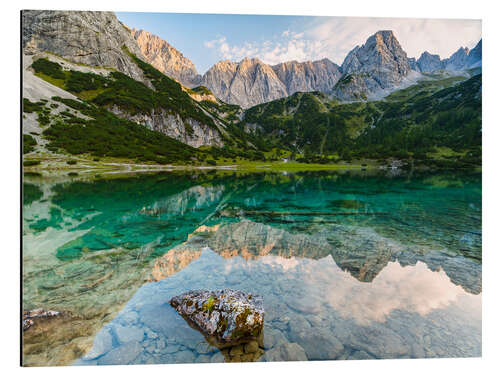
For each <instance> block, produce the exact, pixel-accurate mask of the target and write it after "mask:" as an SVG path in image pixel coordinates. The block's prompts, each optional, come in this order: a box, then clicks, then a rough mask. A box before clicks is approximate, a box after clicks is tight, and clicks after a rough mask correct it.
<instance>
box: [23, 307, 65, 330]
mask: <svg viewBox="0 0 500 375" xmlns="http://www.w3.org/2000/svg"><path fill="white" fill-rule="evenodd" d="M60 314H61V313H60V312H59V311H52V310H44V309H36V310H30V311H25V312H24V313H23V331H26V330H27V329H28V328H30V327H31V326H32V325H33V324H35V320H37V319H41V318H52V317H54V316H58V315H60Z"/></svg>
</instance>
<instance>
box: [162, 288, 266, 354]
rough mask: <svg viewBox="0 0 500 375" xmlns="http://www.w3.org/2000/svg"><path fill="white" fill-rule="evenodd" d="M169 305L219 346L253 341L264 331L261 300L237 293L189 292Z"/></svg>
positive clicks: (224, 291) (218, 291) (229, 291)
mask: <svg viewBox="0 0 500 375" xmlns="http://www.w3.org/2000/svg"><path fill="white" fill-rule="evenodd" d="M169 303H170V305H172V307H173V308H175V309H176V310H177V312H178V313H179V314H181V315H182V317H184V318H185V319H186V320H188V321H189V322H191V323H193V324H194V325H195V326H196V327H197V328H198V329H199V330H200V331H201V332H203V333H204V334H205V335H206V336H208V338H214V339H215V340H216V343H217V344H219V345H221V346H223V345H235V344H240V343H242V342H250V341H255V340H256V339H257V338H258V337H259V336H260V335H261V334H262V330H263V328H264V304H263V300H262V297H260V296H257V295H252V294H246V293H243V292H241V291H239V290H231V289H222V290H217V291H208V290H195V291H189V292H186V293H183V294H180V295H178V296H175V297H173V298H172V299H171V300H170V301H169Z"/></svg>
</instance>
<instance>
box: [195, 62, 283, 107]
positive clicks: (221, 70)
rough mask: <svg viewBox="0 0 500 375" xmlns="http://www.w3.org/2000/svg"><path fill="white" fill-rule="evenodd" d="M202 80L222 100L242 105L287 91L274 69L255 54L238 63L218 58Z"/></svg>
mask: <svg viewBox="0 0 500 375" xmlns="http://www.w3.org/2000/svg"><path fill="white" fill-rule="evenodd" d="M202 84H203V86H206V87H208V88H209V89H210V90H211V91H212V92H213V93H214V94H215V95H216V96H217V97H218V98H219V99H221V100H222V101H224V102H226V103H230V104H238V105H240V106H242V107H243V108H248V107H252V106H254V105H257V104H260V103H264V102H268V101H272V100H275V99H279V98H283V97H285V96H287V95H288V92H287V89H286V86H285V84H284V83H283V82H281V81H280V80H279V78H278V76H277V75H276V73H275V72H274V70H273V69H272V68H271V67H270V66H269V65H267V64H264V63H263V62H262V61H260V60H259V59H255V58H254V59H250V58H245V59H243V60H242V61H240V62H239V63H234V62H231V61H220V62H218V63H217V64H215V65H214V66H213V67H211V68H210V69H209V70H208V71H207V72H206V73H205V75H204V76H203V79H202Z"/></svg>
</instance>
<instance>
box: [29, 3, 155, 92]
mask: <svg viewBox="0 0 500 375" xmlns="http://www.w3.org/2000/svg"><path fill="white" fill-rule="evenodd" d="M22 46H23V52H24V54H26V55H33V54H35V53H37V52H43V51H47V52H51V53H55V54H57V55H59V56H61V57H63V58H64V59H67V60H69V61H72V62H76V63H82V64H86V65H92V66H105V67H111V68H114V69H116V70H118V71H120V72H122V73H125V74H127V75H128V76H130V77H132V78H134V79H135V80H138V81H141V82H146V81H147V80H146V78H145V77H144V75H143V73H142V71H141V70H140V69H139V68H138V67H137V65H136V64H135V63H134V62H133V61H132V60H131V59H130V57H129V56H128V54H127V53H126V52H125V51H124V50H123V49H122V47H123V46H126V47H127V48H128V50H129V51H130V52H132V53H134V54H135V55H136V56H138V57H140V58H144V56H143V55H142V52H141V50H140V49H139V47H138V45H137V43H136V41H135V40H134V38H133V37H132V35H131V34H130V31H129V29H127V28H126V27H125V26H124V25H123V24H122V23H120V21H118V19H117V18H116V16H115V14H114V13H112V12H90V11H86V12H79V11H55V10H26V11H23V12H22Z"/></svg>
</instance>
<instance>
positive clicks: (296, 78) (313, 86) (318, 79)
mask: <svg viewBox="0 0 500 375" xmlns="http://www.w3.org/2000/svg"><path fill="white" fill-rule="evenodd" d="M272 68H273V70H274V72H275V73H276V75H277V76H278V78H279V79H280V81H281V82H283V83H284V84H285V86H286V89H287V93H288V95H293V94H294V93H296V92H298V91H300V92H308V91H322V92H329V91H331V90H332V89H333V87H334V86H335V84H336V83H337V81H338V80H339V78H340V76H341V73H340V69H339V66H338V65H337V64H335V63H333V62H331V61H330V60H328V59H323V60H319V61H307V62H302V63H299V62H297V61H289V62H285V63H281V64H277V65H274V66H273V67H272Z"/></svg>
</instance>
